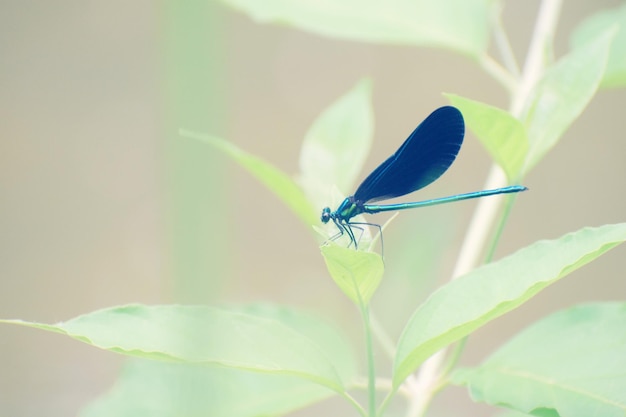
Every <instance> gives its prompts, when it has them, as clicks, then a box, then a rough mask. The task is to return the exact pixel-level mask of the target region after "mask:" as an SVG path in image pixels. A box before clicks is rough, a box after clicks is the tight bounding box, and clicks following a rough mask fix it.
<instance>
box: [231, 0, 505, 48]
mask: <svg viewBox="0 0 626 417" xmlns="http://www.w3.org/2000/svg"><path fill="white" fill-rule="evenodd" d="M222 1H223V2H224V3H226V4H228V5H230V6H231V7H233V8H235V9H238V10H241V11H242V12H244V13H246V14H248V15H249V16H250V17H251V18H252V19H254V20H256V21H257V22H259V23H280V24H286V25H288V26H292V27H295V28H298V29H301V30H306V31H310V32H313V33H316V34H319V35H323V36H329V37H333V38H339V39H348V40H356V41H362V42H375V43H391V44H411V45H421V46H433V47H440V48H448V49H452V50H455V51H458V52H461V53H464V54H467V55H470V56H475V57H476V56H480V55H481V53H482V52H483V51H485V50H486V49H487V46H488V44H489V35H490V25H489V17H490V14H491V7H492V6H493V2H492V1H491V0H388V1H377V0H342V1H334V0H222Z"/></svg>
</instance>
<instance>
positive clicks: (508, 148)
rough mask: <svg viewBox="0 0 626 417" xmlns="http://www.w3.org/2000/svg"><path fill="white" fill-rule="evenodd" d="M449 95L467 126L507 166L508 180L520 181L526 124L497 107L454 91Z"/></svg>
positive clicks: (494, 156)
mask: <svg viewBox="0 0 626 417" xmlns="http://www.w3.org/2000/svg"><path fill="white" fill-rule="evenodd" d="M446 97H448V99H449V100H450V102H451V103H452V104H453V105H455V106H456V107H458V108H459V110H461V113H463V117H464V118H465V123H466V124H467V127H468V128H469V129H470V130H471V131H472V132H474V134H475V135H476V137H477V138H478V139H479V140H480V141H481V143H482V144H483V146H484V147H485V148H486V149H487V151H488V152H489V154H490V155H491V157H492V158H493V160H494V161H496V163H497V164H498V165H500V167H501V168H502V169H503V170H504V172H505V173H506V176H507V178H508V179H509V182H515V181H517V180H518V179H519V176H520V173H521V170H522V166H523V164H524V160H525V158H526V154H527V152H528V139H527V138H526V129H525V128H524V125H522V123H521V122H520V121H519V120H517V119H516V118H514V117H513V116H511V114H509V113H507V112H506V111H504V110H501V109H498V108H496V107H493V106H489V105H487V104H484V103H480V102H478V101H474V100H470V99H467V98H463V97H460V96H457V95H454V94H446Z"/></svg>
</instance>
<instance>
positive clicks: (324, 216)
mask: <svg viewBox="0 0 626 417" xmlns="http://www.w3.org/2000/svg"><path fill="white" fill-rule="evenodd" d="M321 220H322V223H328V221H329V220H330V208H329V207H324V209H323V210H322V217H321Z"/></svg>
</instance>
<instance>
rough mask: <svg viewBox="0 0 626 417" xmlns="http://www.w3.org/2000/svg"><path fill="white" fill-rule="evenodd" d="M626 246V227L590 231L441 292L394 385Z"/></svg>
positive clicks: (415, 331) (403, 354)
mask: <svg viewBox="0 0 626 417" xmlns="http://www.w3.org/2000/svg"><path fill="white" fill-rule="evenodd" d="M624 240H626V223H621V224H615V225H606V226H602V227H598V228H584V229H581V230H579V231H577V232H574V233H569V234H567V235H565V236H563V237H561V238H559V239H556V240H544V241H539V242H536V243H533V244H532V245H530V246H528V247H526V248H524V249H521V250H519V251H518V252H516V253H514V254H512V255H510V256H507V257H506V258H503V259H501V260H499V261H497V262H494V263H491V264H488V265H485V266H482V267H480V268H477V269H475V270H474V271H472V272H470V273H469V274H467V275H465V276H463V277H461V278H459V279H457V280H454V281H452V282H450V283H448V284H447V285H445V286H443V287H441V288H440V289H439V290H437V291H435V292H434V293H433V294H431V296H430V297H429V298H428V299H427V300H426V301H425V302H424V303H423V304H422V305H421V306H420V307H419V308H418V309H417V310H416V311H415V313H414V314H413V316H412V317H411V319H410V320H409V322H408V324H407V325H406V327H405V329H404V332H403V333H402V335H401V336H400V341H399V342H398V349H397V355H396V359H395V364H394V370H395V371H394V377H393V380H394V384H395V386H398V385H399V384H400V383H402V381H404V379H406V377H407V376H408V375H409V374H410V373H411V372H413V371H414V370H415V369H417V367H418V366H419V365H421V364H422V362H424V361H425V360H426V359H428V358H429V357H430V356H431V355H433V354H434V353H435V352H437V351H438V350H440V349H442V348H443V347H445V346H447V345H449V344H451V343H453V342H455V341H457V340H459V339H461V338H463V337H465V336H467V335H468V334H470V333H472V332H473V331H474V330H476V329H478V328H479V327H481V326H483V325H484V324H486V323H488V322H489V321H491V320H494V319H495V318H497V317H499V316H501V315H503V314H505V313H507V312H509V311H511V310H513V309H515V308H517V307H519V306H520V305H521V304H523V303H524V302H526V301H528V300H529V299H531V298H532V297H534V296H535V295H536V294H537V293H539V292H540V291H541V290H543V289H544V288H546V287H547V286H548V285H550V284H552V283H554V282H556V281H558V280H559V279H561V278H563V277H564V276H566V275H568V274H569V273H570V272H572V271H574V270H576V269H578V268H580V267H581V266H583V265H585V264H587V263H588V262H591V261H592V260H594V259H596V258H597V257H599V256H600V255H602V254H604V253H605V252H607V251H608V250H610V249H612V248H614V247H615V246H617V245H619V244H621V243H622V242H623V241H624Z"/></svg>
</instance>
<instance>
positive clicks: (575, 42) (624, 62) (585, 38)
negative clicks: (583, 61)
mask: <svg viewBox="0 0 626 417" xmlns="http://www.w3.org/2000/svg"><path fill="white" fill-rule="evenodd" d="M615 25H617V26H618V27H619V29H618V32H617V34H616V35H615V39H614V40H613V43H612V44H611V49H610V52H609V59H608V62H607V65H606V70H605V72H604V77H603V78H602V84H601V87H603V88H616V87H624V86H626V4H622V6H621V7H618V8H615V9H608V10H603V11H601V12H598V13H596V14H594V15H592V16H590V17H588V18H587V19H585V20H584V21H583V22H582V24H580V25H579V26H578V27H577V28H576V30H575V31H574V33H573V34H572V37H571V39H570V44H571V45H572V48H573V49H578V48H580V47H582V46H584V45H585V43H587V42H589V41H590V40H592V39H595V38H596V37H597V36H601V35H602V33H603V32H604V31H606V29H607V28H610V27H611V26H615Z"/></svg>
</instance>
